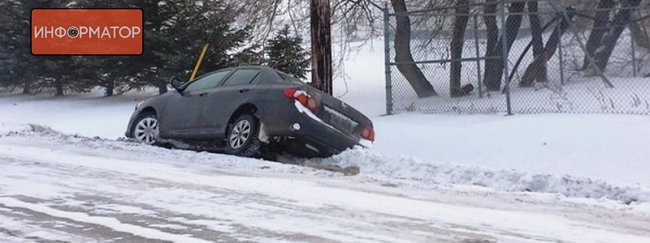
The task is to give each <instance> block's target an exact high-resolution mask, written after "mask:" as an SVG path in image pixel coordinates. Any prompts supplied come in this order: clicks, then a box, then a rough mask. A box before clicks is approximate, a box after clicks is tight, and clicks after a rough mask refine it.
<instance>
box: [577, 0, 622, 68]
mask: <svg viewBox="0 0 650 243" xmlns="http://www.w3.org/2000/svg"><path fill="white" fill-rule="evenodd" d="M615 4H616V3H615V2H614V0H600V2H598V10H597V11H596V16H595V20H594V26H593V27H591V34H589V39H587V44H586V47H587V53H586V54H585V59H584V61H583V62H582V70H585V69H587V67H589V57H593V56H594V52H596V48H598V46H599V45H600V42H601V40H602V39H603V35H604V34H605V32H607V30H608V29H607V28H606V27H605V26H606V25H607V22H609V15H610V13H611V11H612V10H611V8H613V7H614V5H615Z"/></svg>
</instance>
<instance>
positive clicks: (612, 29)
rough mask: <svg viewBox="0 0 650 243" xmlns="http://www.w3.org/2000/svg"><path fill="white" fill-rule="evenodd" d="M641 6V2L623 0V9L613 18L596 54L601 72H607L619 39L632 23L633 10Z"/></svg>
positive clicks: (637, 0)
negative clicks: (606, 69)
mask: <svg viewBox="0 0 650 243" xmlns="http://www.w3.org/2000/svg"><path fill="white" fill-rule="evenodd" d="M639 4H641V0H621V8H620V9H619V10H618V11H617V12H616V15H614V17H613V18H612V21H611V22H610V23H609V25H608V31H607V32H606V33H605V35H604V36H603V39H602V40H601V42H600V44H599V45H598V47H597V48H596V52H595V53H594V59H595V64H596V66H597V67H598V68H599V69H600V70H601V71H605V68H606V67H607V63H608V62H609V58H610V57H611V55H612V52H613V51H614V46H615V45H616V42H617V41H618V38H619V37H620V36H621V33H623V30H624V29H625V27H626V26H627V25H628V24H629V22H630V16H631V12H632V8H635V7H638V6H639ZM593 73H595V72H593V70H592V71H590V72H588V74H593Z"/></svg>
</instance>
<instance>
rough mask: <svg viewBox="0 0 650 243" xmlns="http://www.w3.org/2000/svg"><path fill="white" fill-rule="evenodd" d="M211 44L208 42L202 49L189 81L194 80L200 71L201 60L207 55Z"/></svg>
mask: <svg viewBox="0 0 650 243" xmlns="http://www.w3.org/2000/svg"><path fill="white" fill-rule="evenodd" d="M209 45H210V44H208V43H205V45H203V50H201V55H200V56H199V60H196V65H195V66H194V71H192V76H191V77H190V81H188V82H192V81H194V77H196V72H198V71H199V67H200V66H201V62H202V61H203V57H204V56H205V52H206V51H207V50H208V46H209Z"/></svg>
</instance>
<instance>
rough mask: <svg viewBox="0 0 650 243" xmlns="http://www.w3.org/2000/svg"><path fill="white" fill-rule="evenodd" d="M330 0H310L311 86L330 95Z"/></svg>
mask: <svg viewBox="0 0 650 243" xmlns="http://www.w3.org/2000/svg"><path fill="white" fill-rule="evenodd" d="M330 26H331V21H330V0H311V67H312V71H311V84H312V86H314V87H316V88H317V89H320V90H322V91H323V92H326V93H328V94H332V35H331V28H330Z"/></svg>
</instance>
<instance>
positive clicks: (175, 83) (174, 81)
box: [169, 77, 185, 94]
mask: <svg viewBox="0 0 650 243" xmlns="http://www.w3.org/2000/svg"><path fill="white" fill-rule="evenodd" d="M169 84H171V86H172V87H174V89H175V90H176V91H178V93H181V94H182V93H183V90H185V83H183V81H181V80H180V79H178V78H177V77H172V78H171V79H170V80H169Z"/></svg>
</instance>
